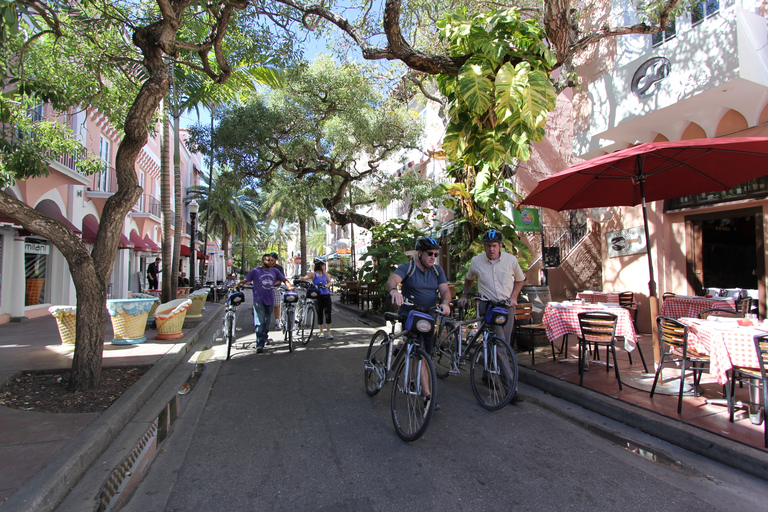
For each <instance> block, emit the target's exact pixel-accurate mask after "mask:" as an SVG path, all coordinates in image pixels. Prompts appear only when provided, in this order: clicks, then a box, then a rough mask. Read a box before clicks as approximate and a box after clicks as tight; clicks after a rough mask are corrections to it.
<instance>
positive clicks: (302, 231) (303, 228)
mask: <svg viewBox="0 0 768 512" xmlns="http://www.w3.org/2000/svg"><path fill="white" fill-rule="evenodd" d="M299 253H300V254H301V275H305V274H306V273H307V272H308V270H305V269H306V267H305V265H308V264H309V261H307V221H306V220H304V219H299Z"/></svg>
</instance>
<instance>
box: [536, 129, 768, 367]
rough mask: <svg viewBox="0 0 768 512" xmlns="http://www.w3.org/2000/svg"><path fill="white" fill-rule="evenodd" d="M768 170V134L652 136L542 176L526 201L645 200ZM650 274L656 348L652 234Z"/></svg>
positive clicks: (724, 186)
mask: <svg viewBox="0 0 768 512" xmlns="http://www.w3.org/2000/svg"><path fill="white" fill-rule="evenodd" d="M765 175H768V138H766V137H732V138H719V139H694V140H680V141H673V142H649V143H644V144H638V145H636V146H633V147H630V148H627V149H622V150H620V151H616V152H615V153H610V154H607V155H603V156H599V157H597V158H593V159H591V160H587V161H586V162H582V163H580V164H578V165H575V166H573V167H571V168H569V169H565V170H564V171H561V172H559V173H557V174H553V175H552V176H548V177H546V178H544V179H543V180H541V181H540V182H539V184H538V185H537V186H536V188H535V189H534V190H533V192H531V193H530V194H529V195H528V197H526V198H525V200H524V201H523V204H528V205H534V206H543V207H546V208H551V209H553V210H574V209H577V208H595V207H600V206H636V205H638V204H642V205H643V225H644V227H645V236H646V238H647V237H648V215H647V211H646V201H659V200H662V199H671V198H675V197H682V196H688V195H694V194H701V193H704V192H714V191H719V190H730V189H732V188H733V187H735V186H736V185H739V184H741V183H744V182H747V181H750V180H753V179H756V178H759V177H761V176H765ZM646 251H647V253H648V269H649V272H650V280H649V282H648V288H649V292H650V297H651V316H652V318H651V320H652V324H653V326H654V354H655V355H656V361H658V359H659V356H658V355H657V352H658V349H659V347H658V336H657V333H656V328H655V325H656V324H655V321H653V320H654V318H655V316H656V314H657V313H658V299H657V297H658V295H657V291H656V281H655V280H654V277H653V258H651V244H650V239H648V242H647V243H646Z"/></svg>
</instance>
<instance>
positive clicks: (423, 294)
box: [387, 237, 451, 410]
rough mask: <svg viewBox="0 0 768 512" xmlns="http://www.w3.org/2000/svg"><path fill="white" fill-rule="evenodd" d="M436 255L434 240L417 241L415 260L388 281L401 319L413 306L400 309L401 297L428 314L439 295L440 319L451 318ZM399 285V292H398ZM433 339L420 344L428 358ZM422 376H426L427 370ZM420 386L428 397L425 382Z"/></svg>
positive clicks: (448, 299) (448, 298) (388, 287)
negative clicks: (408, 299) (441, 315)
mask: <svg viewBox="0 0 768 512" xmlns="http://www.w3.org/2000/svg"><path fill="white" fill-rule="evenodd" d="M437 254H438V245H437V241H436V240H435V239H434V238H431V237H424V238H420V239H419V240H418V241H417V242H416V259H414V260H413V261H410V262H408V263H403V264H402V265H400V266H399V267H397V270H395V273H394V274H392V275H391V276H389V279H387V293H388V294H389V296H390V298H391V299H392V302H394V303H395V304H397V305H398V306H399V309H398V313H399V314H400V315H407V314H408V313H409V312H410V311H411V310H412V309H414V307H413V306H407V305H403V300H404V297H408V298H411V297H413V299H411V300H412V301H413V303H414V304H415V305H416V306H418V307H420V308H422V309H424V310H425V311H431V310H433V309H434V307H435V304H436V303H437V296H438V295H439V296H440V300H441V301H442V302H441V303H440V307H441V309H442V313H443V315H445V316H448V315H450V313H451V308H450V303H451V290H450V288H448V280H447V279H446V277H445V272H444V271H443V269H442V268H440V265H436V264H435V261H436V260H437ZM398 285H400V288H401V290H398V289H397V287H398ZM434 339H435V336H434V334H432V335H431V336H429V337H425V338H424V340H423V344H424V345H423V348H424V350H425V351H426V352H427V354H431V353H432V344H433V341H434ZM424 375H426V369H425V370H424ZM425 380H426V379H425ZM423 385H424V387H425V389H426V390H427V393H429V392H430V390H429V388H428V382H427V383H423ZM438 408H439V406H438V405H437V404H435V410H437V409H438Z"/></svg>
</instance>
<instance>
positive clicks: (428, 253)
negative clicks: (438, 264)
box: [426, 251, 437, 258]
mask: <svg viewBox="0 0 768 512" xmlns="http://www.w3.org/2000/svg"><path fill="white" fill-rule="evenodd" d="M426 255H427V256H432V257H433V258H437V251H435V252H432V251H427V252H426Z"/></svg>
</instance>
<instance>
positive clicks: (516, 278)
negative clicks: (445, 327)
mask: <svg viewBox="0 0 768 512" xmlns="http://www.w3.org/2000/svg"><path fill="white" fill-rule="evenodd" d="M503 240H504V236H503V235H502V234H501V231H498V230H496V229H491V230H490V231H488V232H486V233H485V234H484V235H483V248H484V249H485V252H484V253H483V254H478V255H477V256H475V257H474V258H472V261H471V262H470V264H469V270H468V271H467V276H466V278H465V280H464V289H463V291H462V293H461V295H462V296H461V299H459V301H458V303H457V305H458V306H459V307H460V308H463V307H466V305H467V299H465V298H464V296H465V295H466V294H467V292H468V291H470V289H471V288H472V285H474V284H475V279H477V289H478V292H479V293H481V294H483V295H485V296H486V297H488V298H489V299H492V300H497V301H502V300H508V301H509V307H508V309H509V320H508V321H507V323H506V325H504V326H503V327H501V326H494V327H493V329H494V331H495V332H496V335H497V336H498V337H499V338H501V339H503V340H504V341H506V342H507V343H509V345H510V347H511V346H512V333H513V332H514V329H515V310H516V309H517V297H518V295H520V290H522V289H523V285H524V284H525V274H524V273H523V269H522V268H520V263H518V261H517V258H516V257H514V256H512V255H511V254H509V253H508V252H503V251H502V250H501V249H502V241H503ZM487 306H488V303H486V302H480V303H479V304H478V316H480V317H482V316H483V315H484V314H485V309H486V308H487ZM522 401H523V397H521V396H520V395H518V393H517V391H515V394H514V396H513V397H512V400H511V402H512V403H515V402H522Z"/></svg>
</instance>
